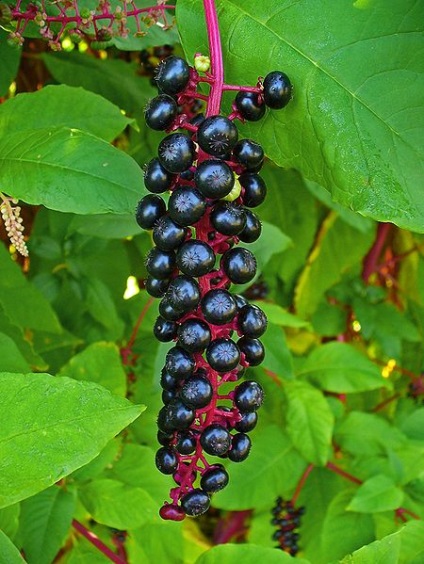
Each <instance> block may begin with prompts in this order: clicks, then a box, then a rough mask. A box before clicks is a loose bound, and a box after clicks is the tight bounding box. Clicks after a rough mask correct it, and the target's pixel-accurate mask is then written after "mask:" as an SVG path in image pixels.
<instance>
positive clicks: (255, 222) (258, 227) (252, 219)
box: [159, 209, 262, 243]
mask: <svg viewBox="0 0 424 564" xmlns="http://www.w3.org/2000/svg"><path fill="white" fill-rule="evenodd" d="M245 216H246V223H245V226H244V228H243V230H242V231H241V232H240V233H239V234H238V238H239V239H240V241H243V243H254V242H255V241H256V240H257V239H259V237H260V235H261V233H262V224H261V222H260V220H259V217H258V216H257V215H256V214H255V213H254V212H252V211H250V210H248V209H245ZM159 221H160V220H159Z"/></svg>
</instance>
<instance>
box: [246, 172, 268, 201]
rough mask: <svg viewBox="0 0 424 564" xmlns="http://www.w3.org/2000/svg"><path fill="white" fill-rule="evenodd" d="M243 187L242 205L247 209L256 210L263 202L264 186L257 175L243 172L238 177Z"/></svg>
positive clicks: (265, 190)
mask: <svg viewBox="0 0 424 564" xmlns="http://www.w3.org/2000/svg"><path fill="white" fill-rule="evenodd" d="M239 182H240V184H241V185H242V187H243V190H244V191H243V204H244V205H245V206H247V207H248V208H256V207H257V206H259V205H260V204H262V202H263V201H264V200H265V197H266V192H267V189H266V184H265V181H264V180H263V178H261V177H260V176H259V174H255V173H250V172H245V173H243V174H241V175H240V176H239Z"/></svg>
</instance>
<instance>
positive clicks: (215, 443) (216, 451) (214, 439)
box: [200, 424, 231, 456]
mask: <svg viewBox="0 0 424 564" xmlns="http://www.w3.org/2000/svg"><path fill="white" fill-rule="evenodd" d="M200 444H201V445H202V448H203V450H204V451H205V452H206V453H207V454H212V455H214V456H222V455H224V454H226V453H227V452H228V449H229V448H230V446H231V435H230V433H229V432H228V431H227V429H226V428H225V427H223V426H222V425H217V424H212V425H208V426H207V427H206V429H204V431H203V432H202V434H201V435H200Z"/></svg>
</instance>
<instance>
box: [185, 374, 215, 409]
mask: <svg viewBox="0 0 424 564" xmlns="http://www.w3.org/2000/svg"><path fill="white" fill-rule="evenodd" d="M212 394H213V389H212V385H211V383H210V382H209V380H208V379H207V378H206V377H205V376H200V375H196V374H195V375H194V376H192V377H191V378H188V379H187V380H186V381H185V383H184V385H183V387H182V388H181V391H180V398H181V399H182V401H183V402H184V403H185V404H186V405H187V406H188V407H191V408H193V409H200V408H201V407H206V406H207V405H208V404H209V403H210V401H211V399H212Z"/></svg>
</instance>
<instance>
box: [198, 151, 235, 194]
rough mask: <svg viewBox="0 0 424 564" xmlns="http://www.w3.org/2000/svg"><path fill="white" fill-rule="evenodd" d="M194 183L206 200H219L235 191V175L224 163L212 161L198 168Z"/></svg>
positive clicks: (202, 163)
mask: <svg viewBox="0 0 424 564" xmlns="http://www.w3.org/2000/svg"><path fill="white" fill-rule="evenodd" d="M194 181H195V183H196V186H197V188H198V190H199V192H201V193H202V194H203V195H204V196H205V197H206V198H213V199H217V200H219V199H220V198H224V197H225V196H227V195H228V194H229V193H230V192H231V190H232V189H233V186H234V173H233V171H232V170H231V168H230V167H229V166H228V165H227V164H226V163H225V162H224V161H219V160H215V159H211V160H206V161H203V162H201V163H200V164H199V165H198V166H197V170H196V173H195V175H194Z"/></svg>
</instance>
